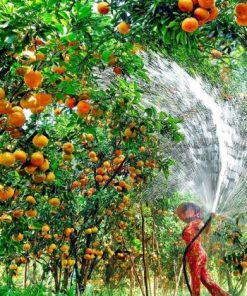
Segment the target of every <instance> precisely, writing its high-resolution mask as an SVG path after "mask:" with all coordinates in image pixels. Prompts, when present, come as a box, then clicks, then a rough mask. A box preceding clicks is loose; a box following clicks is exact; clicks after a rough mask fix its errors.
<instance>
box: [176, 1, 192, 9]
mask: <svg viewBox="0 0 247 296" xmlns="http://www.w3.org/2000/svg"><path fill="white" fill-rule="evenodd" d="M193 7H194V5H193V1H192V0H179V1H178V8H179V9H180V10H181V11H182V12H191V11H192V10H193Z"/></svg>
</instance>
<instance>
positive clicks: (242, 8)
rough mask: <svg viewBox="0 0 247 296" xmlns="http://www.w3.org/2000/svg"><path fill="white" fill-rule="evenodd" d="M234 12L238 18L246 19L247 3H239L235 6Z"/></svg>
mask: <svg viewBox="0 0 247 296" xmlns="http://www.w3.org/2000/svg"><path fill="white" fill-rule="evenodd" d="M235 13H236V17H237V18H238V19H242V20H245V19H247V3H239V4H238V5H237V6H236V8H235Z"/></svg>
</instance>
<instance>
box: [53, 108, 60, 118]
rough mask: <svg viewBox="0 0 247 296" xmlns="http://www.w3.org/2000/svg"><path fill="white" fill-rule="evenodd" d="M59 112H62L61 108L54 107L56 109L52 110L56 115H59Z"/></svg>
mask: <svg viewBox="0 0 247 296" xmlns="http://www.w3.org/2000/svg"><path fill="white" fill-rule="evenodd" d="M61 113H62V110H61V109H59V108H56V109H55V110H54V115H56V116H58V115H60V114H61Z"/></svg>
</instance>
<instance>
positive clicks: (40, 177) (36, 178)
mask: <svg viewBox="0 0 247 296" xmlns="http://www.w3.org/2000/svg"><path fill="white" fill-rule="evenodd" d="M32 179H33V181H34V182H35V183H42V182H44V181H45V179H46V175H45V174H44V173H40V172H38V173H34V174H33V175H32Z"/></svg>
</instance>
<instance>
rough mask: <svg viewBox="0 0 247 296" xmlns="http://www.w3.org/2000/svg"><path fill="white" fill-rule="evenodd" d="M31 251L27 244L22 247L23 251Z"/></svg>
mask: <svg viewBox="0 0 247 296" xmlns="http://www.w3.org/2000/svg"><path fill="white" fill-rule="evenodd" d="M30 249H31V245H30V244H29V243H26V244H24V245H23V250H24V251H29V250H30Z"/></svg>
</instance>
